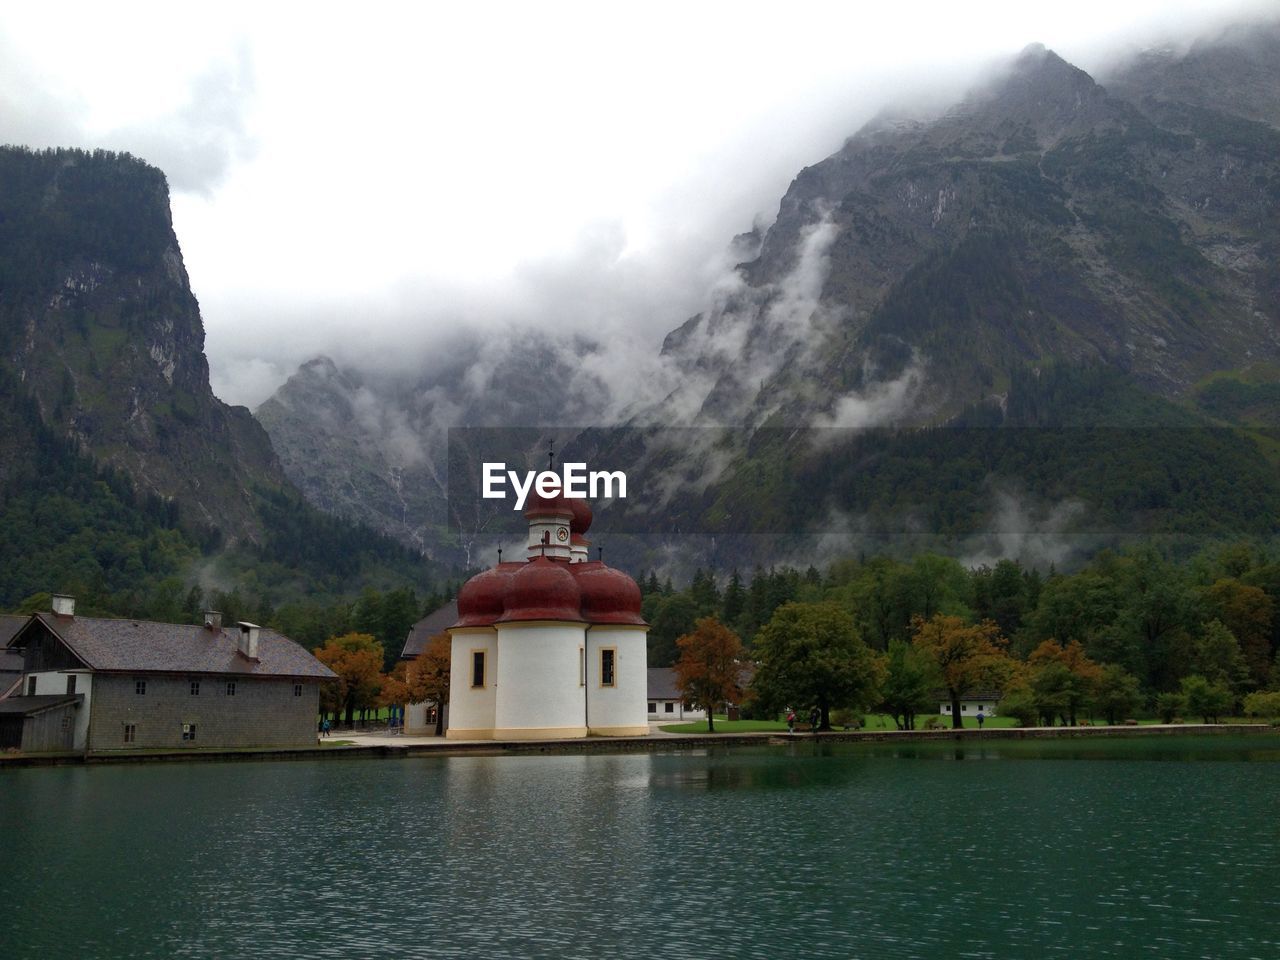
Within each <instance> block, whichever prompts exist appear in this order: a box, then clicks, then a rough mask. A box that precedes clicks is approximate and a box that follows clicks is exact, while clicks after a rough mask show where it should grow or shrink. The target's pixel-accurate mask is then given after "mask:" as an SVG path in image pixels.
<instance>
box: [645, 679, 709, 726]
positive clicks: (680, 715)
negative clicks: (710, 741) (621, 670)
mask: <svg viewBox="0 0 1280 960" xmlns="http://www.w3.org/2000/svg"><path fill="white" fill-rule="evenodd" d="M648 673H649V700H648V707H649V720H650V721H651V722H654V723H686V722H688V721H690V720H705V719H707V711H705V710H703V709H702V708H701V707H691V706H689V705H688V704H687V703H685V702H684V697H683V696H682V695H681V694H680V687H679V686H678V685H677V684H676V669H675V667H650V668H649V671H648Z"/></svg>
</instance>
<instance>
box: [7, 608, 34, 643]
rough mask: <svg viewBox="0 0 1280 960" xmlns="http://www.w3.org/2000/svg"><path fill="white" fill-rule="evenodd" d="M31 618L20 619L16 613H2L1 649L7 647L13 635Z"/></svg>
mask: <svg viewBox="0 0 1280 960" xmlns="http://www.w3.org/2000/svg"><path fill="white" fill-rule="evenodd" d="M30 619H31V618H30V617H20V616H18V615H17V614H15V613H0V649H3V648H4V647H7V646H8V645H9V641H10V640H12V639H13V635H14V634H15V633H17V632H18V631H19V630H21V629H22V628H23V627H24V626H26V623H27V621H28V620H30Z"/></svg>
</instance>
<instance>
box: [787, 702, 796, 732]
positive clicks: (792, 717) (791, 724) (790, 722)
mask: <svg viewBox="0 0 1280 960" xmlns="http://www.w3.org/2000/svg"><path fill="white" fill-rule="evenodd" d="M795 732H796V712H795V711H794V710H792V709H791V708H790V707H787V733H795Z"/></svg>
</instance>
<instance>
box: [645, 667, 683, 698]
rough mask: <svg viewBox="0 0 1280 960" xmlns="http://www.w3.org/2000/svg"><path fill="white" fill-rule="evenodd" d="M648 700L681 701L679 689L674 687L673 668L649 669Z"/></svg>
mask: <svg viewBox="0 0 1280 960" xmlns="http://www.w3.org/2000/svg"><path fill="white" fill-rule="evenodd" d="M649 699H650V700H682V699H684V698H683V697H681V695H680V688H679V687H677V686H676V671H675V667H650V668H649Z"/></svg>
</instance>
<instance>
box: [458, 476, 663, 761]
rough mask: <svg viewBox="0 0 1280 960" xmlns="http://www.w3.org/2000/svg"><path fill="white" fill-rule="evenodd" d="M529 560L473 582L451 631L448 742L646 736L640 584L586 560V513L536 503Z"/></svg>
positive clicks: (583, 508) (563, 503)
mask: <svg viewBox="0 0 1280 960" xmlns="http://www.w3.org/2000/svg"><path fill="white" fill-rule="evenodd" d="M524 516H525V519H527V520H528V521H529V543H528V556H527V558H526V559H525V560H523V561H521V562H518V563H499V564H498V565H497V566H496V567H493V568H491V569H489V570H486V571H484V572H483V573H479V574H477V575H476V576H474V577H472V578H471V579H470V580H469V581H467V583H466V584H465V585H464V586H463V588H462V589H461V590H460V591H459V593H458V619H457V621H456V622H455V623H454V624H453V626H452V627H450V628H449V635H450V638H451V640H452V644H453V649H452V660H451V668H450V682H449V729H448V731H447V735H448V736H449V737H453V738H457V739H464V740H477V739H482V740H487V739H493V740H499V739H502V740H505V739H539V738H544V737H585V736H589V735H590V736H611V737H623V736H643V735H645V734H647V733H648V732H649V725H648V715H647V713H646V709H645V707H646V703H647V701H646V699H645V697H646V693H647V668H646V636H647V634H648V631H649V627H648V624H646V623H645V622H644V619H643V618H642V617H641V616H640V588H639V587H638V586H637V585H636V582H635V581H634V580H632V579H631V578H630V577H629V576H627V575H626V574H625V573H623V572H622V571H620V570H614V569H612V568H611V567H608V566H606V565H605V564H604V563H603V562H601V561H588V560H587V548H588V546H589V543H588V541H587V540H586V536H585V535H586V532H587V530H588V529H589V528H590V526H591V508H590V507H588V506H587V504H586V503H585V502H584V501H582V500H569V499H567V498H564V497H555V498H544V497H537V496H534V497H532V498H531V500H530V504H529V506H528V507H527V508H526V509H525V511H524Z"/></svg>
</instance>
